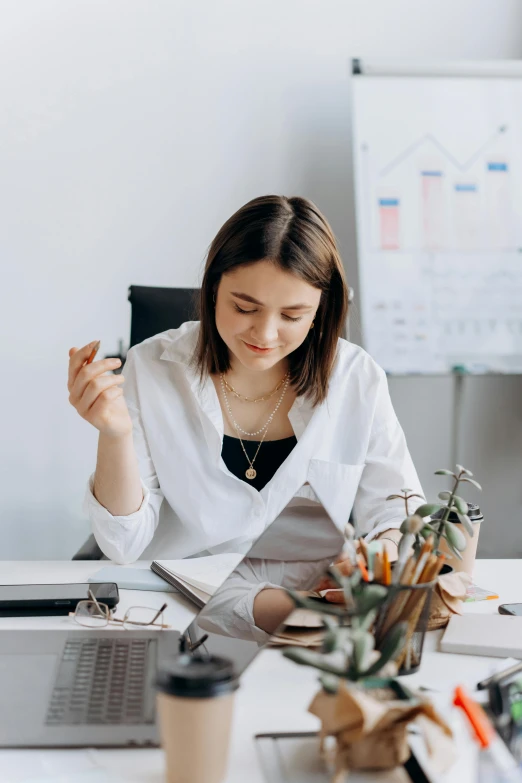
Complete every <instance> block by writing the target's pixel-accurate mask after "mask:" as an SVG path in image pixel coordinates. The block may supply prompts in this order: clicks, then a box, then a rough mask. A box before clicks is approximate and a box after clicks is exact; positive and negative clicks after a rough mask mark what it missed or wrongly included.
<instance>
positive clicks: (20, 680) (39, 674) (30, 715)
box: [0, 653, 58, 744]
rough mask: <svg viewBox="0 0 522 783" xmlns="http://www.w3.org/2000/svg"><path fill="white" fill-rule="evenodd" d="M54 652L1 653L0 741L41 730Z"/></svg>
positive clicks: (51, 681)
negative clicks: (33, 653) (21, 729)
mask: <svg viewBox="0 0 522 783" xmlns="http://www.w3.org/2000/svg"><path fill="white" fill-rule="evenodd" d="M57 658H58V656H57V655H53V654H48V655H46V654H41V653H38V654H36V655H24V654H20V653H16V654H13V655H9V654H8V655H6V654H5V653H4V654H0V694H2V696H1V699H0V743H1V744H5V743H6V741H13V740H14V739H15V738H16V737H17V736H18V737H19V736H20V727H21V726H23V734H24V736H29V735H34V734H37V733H40V732H41V731H42V730H43V728H44V721H45V714H46V710H47V707H48V704H49V699H50V695H51V691H52V688H53V684H54V679H55V676H56V663H57Z"/></svg>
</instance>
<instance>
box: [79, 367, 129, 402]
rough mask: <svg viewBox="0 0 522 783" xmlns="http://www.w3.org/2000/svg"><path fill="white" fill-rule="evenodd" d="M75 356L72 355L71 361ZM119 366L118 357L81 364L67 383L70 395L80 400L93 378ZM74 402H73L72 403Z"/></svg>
mask: <svg viewBox="0 0 522 783" xmlns="http://www.w3.org/2000/svg"><path fill="white" fill-rule="evenodd" d="M75 358H76V356H73V358H72V359H71V362H74V360H75ZM118 367H121V361H120V359H100V361H98V362H92V364H83V365H82V366H81V367H80V368H79V369H78V370H76V371H73V372H75V373H76V374H75V376H74V379H73V380H72V381H71V380H69V383H68V385H67V388H68V389H69V392H70V394H71V397H72V398H73V399H75V400H76V401H78V400H80V398H81V397H82V395H83V393H84V392H85V389H86V388H87V386H88V385H89V383H91V381H92V380H93V379H94V378H97V377H99V376H102V375H103V374H104V373H106V372H109V371H110V370H116V369H117V368H118ZM73 404H74V403H73Z"/></svg>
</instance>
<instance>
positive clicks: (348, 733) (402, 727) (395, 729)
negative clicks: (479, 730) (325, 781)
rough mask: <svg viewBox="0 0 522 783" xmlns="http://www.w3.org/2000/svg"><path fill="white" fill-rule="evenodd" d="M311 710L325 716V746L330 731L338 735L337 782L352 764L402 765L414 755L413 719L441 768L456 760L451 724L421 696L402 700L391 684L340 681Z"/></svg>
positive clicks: (322, 693)
mask: <svg viewBox="0 0 522 783" xmlns="http://www.w3.org/2000/svg"><path fill="white" fill-rule="evenodd" d="M377 694H379V696H378V695H377ZM308 709H309V712H311V713H312V714H313V715H316V716H317V717H318V718H319V719H320V720H321V731H320V735H321V741H322V747H323V748H324V740H325V738H326V737H327V736H334V737H335V739H336V743H337V747H336V752H335V759H334V761H335V769H336V774H335V778H334V779H335V781H336V782H339V783H340V781H342V780H343V774H342V773H343V771H345V770H348V769H392V768H393V767H397V766H399V765H401V764H404V762H405V761H407V759H408V758H409V755H410V748H409V745H408V738H407V730H408V724H410V723H411V722H413V721H416V722H417V724H418V726H419V729H420V730H421V732H422V734H423V736H424V737H425V740H426V745H427V748H428V752H429V753H430V756H431V758H432V762H433V763H434V765H435V766H436V767H437V768H438V769H439V770H441V771H443V770H445V769H447V768H448V767H449V766H450V765H451V764H452V763H453V761H454V759H455V750H454V748H453V743H452V733H451V729H450V728H449V727H448V726H447V724H446V723H445V722H444V721H443V720H442V718H441V717H440V716H439V715H438V714H437V713H436V711H435V710H434V708H433V705H432V704H431V703H430V702H429V701H427V700H425V699H423V698H420V697H419V698H415V699H413V700H411V701H410V700H409V701H401V700H398V699H397V698H396V696H395V694H394V693H393V692H392V691H391V689H383V690H382V691H380V693H379V692H378V691H371V690H365V689H364V688H363V687H361V686H356V685H346V684H345V683H341V685H340V686H339V691H338V693H336V694H329V693H326V692H325V691H320V692H319V693H318V694H317V695H316V696H315V698H314V700H313V701H312V703H311V705H310V707H309V708H308Z"/></svg>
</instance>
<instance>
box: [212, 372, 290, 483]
mask: <svg viewBox="0 0 522 783" xmlns="http://www.w3.org/2000/svg"><path fill="white" fill-rule="evenodd" d="M219 379H220V381H221V390H222V392H223V398H224V400H225V406H226V409H227V411H228V415H229V416H230V421H231V422H232V425H233V427H234V429H235V431H236V434H237V437H238V438H239V442H240V443H241V448H242V449H243V453H244V455H245V457H246V458H247V462H248V464H249V465H250V467H249V468H247V470H246V472H245V476H246V477H247V479H249V481H253V480H254V479H255V477H256V476H257V471H256V469H255V468H254V462H255V461H256V458H257V455H258V454H259V449H260V448H261V446H262V445H263V441H264V440H265V438H266V435H267V432H268V427H269V425H270V423H271V421H272V419H273V418H274V416H275V414H276V413H277V411H278V409H279V406H280V405H281V403H282V402H283V397H284V396H285V394H286V390H287V388H288V384H289V383H290V378H289V377H288V374H287V375H286V376H285V385H284V388H283V391H282V393H281V396H280V397H279V400H278V402H277V405H276V406H275V408H274V410H273V411H272V413H271V414H270V416H269V417H268V421H267V422H266V424H265V425H264V426H263V427H261V429H260V430H257V432H247V431H246V430H244V429H242V428H241V427H240V426H239V424H238V423H237V422H236V420H235V419H234V416H233V414H232V409H231V407H230V403H229V401H228V396H227V390H226V388H225V379H224V377H223V373H220V376H219ZM240 430H241V432H242V433H243V434H245V435H250V436H251V437H252V436H253V435H259V434H260V433H263V437H262V438H261V440H260V441H259V446H258V447H257V449H256V453H255V454H254V459H252V460H251V459H250V457H249V456H248V454H247V451H246V449H245V447H244V445H243V441H242V440H241V435H240V434H239V432H240Z"/></svg>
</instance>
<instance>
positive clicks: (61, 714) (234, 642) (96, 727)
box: [0, 510, 343, 747]
mask: <svg viewBox="0 0 522 783" xmlns="http://www.w3.org/2000/svg"><path fill="white" fill-rule="evenodd" d="M293 513H294V514H295V510H294V512H293ZM300 521H301V524H302V521H303V519H302V518H301V517H300ZM293 522H294V520H292V519H287V518H286V517H284V516H282V517H280V518H278V519H277V520H275V521H274V522H273V523H272V525H271V526H270V527H269V528H267V530H266V531H265V532H264V533H263V534H262V536H261V537H260V538H259V539H258V540H257V541H256V542H255V543H254V545H253V547H252V548H251V549H250V551H249V552H248V553H247V555H245V559H244V560H243V561H242V562H241V563H240V564H239V565H238V566H237V568H236V569H234V571H232V573H230V574H229V576H228V578H227V579H226V580H225V581H224V582H223V583H222V585H221V587H219V588H218V590H217V591H216V592H215V593H214V595H213V596H212V598H211V599H210V601H209V603H208V604H207V605H206V607H205V609H204V611H203V612H202V613H200V615H198V617H196V618H195V620H194V621H193V622H192V623H191V625H190V626H189V628H188V629H187V630H186V631H185V633H184V634H183V637H184V639H183V642H184V646H185V649H188V650H189V651H191V652H192V654H194V655H209V654H214V655H223V656H226V657H227V658H229V659H230V660H231V661H232V662H233V664H234V669H235V673H236V676H240V675H241V674H242V673H243V671H244V670H245V669H246V667H247V666H248V665H249V664H250V663H251V662H252V661H253V659H254V658H255V657H256V655H257V654H258V653H259V651H260V650H261V649H262V648H263V646H264V644H263V643H260V641H259V639H256V640H253V639H252V637H251V636H249V634H246V635H245V634H244V633H243V631H242V630H241V628H240V627H237V628H236V625H235V621H234V618H235V606H236V603H237V592H236V591H235V590H234V589H233V587H234V585H236V584H237V580H238V578H239V579H241V578H242V577H241V573H248V574H250V573H255V572H256V569H260V570H259V574H260V575H259V576H258V577H255V576H254V577H252V579H253V580H254V583H255V581H256V579H258V580H259V581H260V582H264V583H266V579H265V575H264V573H262V572H263V563H264V562H268V561H270V562H274V561H276V563H277V562H278V563H279V566H278V567H276V572H278V571H280V572H281V573H283V572H284V570H285V568H288V569H291V570H292V568H293V566H292V563H291V561H296V560H297V561H300V562H301V561H303V560H304V561H306V560H308V559H310V564H307V565H306V568H305V569H304V572H305V573H306V580H307V582H306V584H305V583H303V584H302V585H301V584H298V583H296V581H295V579H294V581H293V582H292V584H291V586H292V587H293V588H294V589H300V588H303V589H309V588H310V586H311V585H312V583H313V581H314V579H315V578H317V580H318V579H319V578H320V576H321V575H322V574H323V573H324V570H325V554H326V551H328V552H329V553H331V555H332V557H331V559H332V560H334V559H335V557H336V555H337V554H338V552H339V551H340V549H341V547H342V544H343V538H342V536H341V534H340V533H339V532H338V531H337V530H336V529H335V527H334V526H333V523H332V522H331V521H330V520H328V527H329V526H330V525H331V526H332V527H331V532H330V535H329V537H328V539H329V543H328V545H327V549H326V550H324V548H323V551H321V552H319V551H318V547H317V541H314V542H313V546H312V547H310V545H309V544H307V543H306V541H307V539H306V536H305V535H303V531H302V529H300V530H298V535H297V536H295V535H292V533H295V526H294V524H293ZM310 548H312V549H313V551H309V550H310ZM316 557H320V558H321V559H320V560H317V561H315V560H314V558H316ZM245 561H246V562H245ZM274 578H276V577H274ZM298 581H299V580H298ZM277 584H280V582H277ZM249 585H250V582H249ZM273 586H274V585H273ZM285 586H286V585H285ZM289 586H290V585H289ZM231 588H232V589H231ZM229 596H230V598H229ZM230 620H231V623H230V622H229V621H230ZM180 636H181V634H180V633H179V631H175V630H173V629H170V630H166V629H165V630H162V631H159V630H147V629H143V630H121V629H110V628H103V629H93V628H90V629H81V628H75V627H74V624H71V627H70V628H64V629H59V630H58V629H57V630H54V629H49V630H45V629H30V628H27V629H23V628H22V629H16V630H11V629H2V628H1V627H0V747H45V746H53V747H63V746H91V747H102V746H116V747H117V746H126V745H138V746H140V745H141V746H146V745H157V744H159V733H158V727H157V726H156V715H155V700H156V688H155V682H156V676H157V673H158V671H159V669H161V668H163V666H164V665H165V664H166V663H167V661H168V658H169V657H172V656H173V655H175V654H176V653H177V652H178V650H179V647H180Z"/></svg>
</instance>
